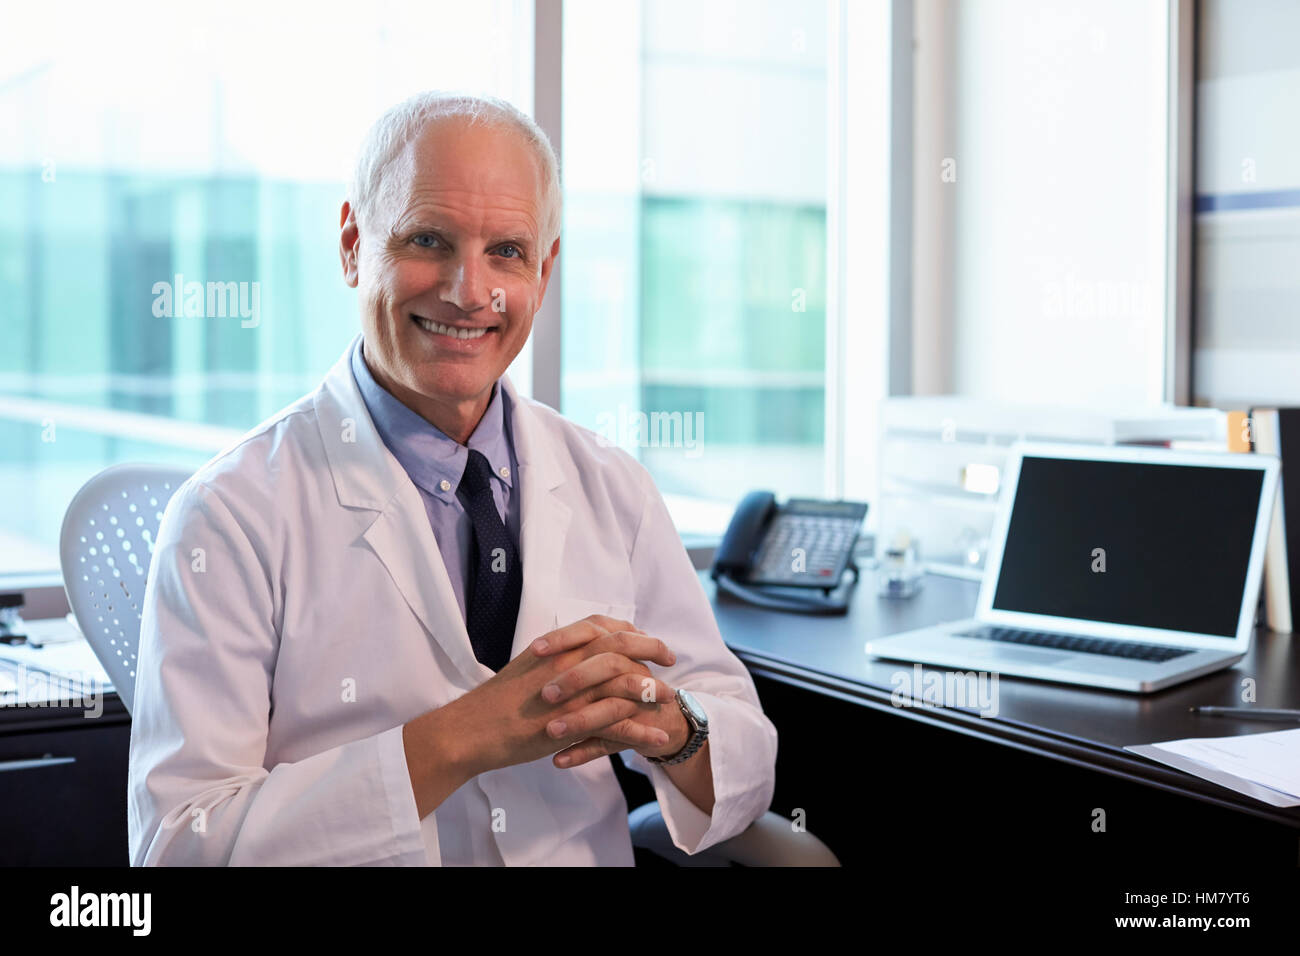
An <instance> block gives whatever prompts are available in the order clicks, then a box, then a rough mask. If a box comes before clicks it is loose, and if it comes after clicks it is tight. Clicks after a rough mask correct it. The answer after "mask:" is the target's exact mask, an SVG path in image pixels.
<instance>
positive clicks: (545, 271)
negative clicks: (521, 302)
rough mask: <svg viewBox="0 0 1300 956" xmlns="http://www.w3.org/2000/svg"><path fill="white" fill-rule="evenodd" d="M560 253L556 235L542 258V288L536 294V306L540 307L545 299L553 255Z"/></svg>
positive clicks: (553, 259) (553, 263)
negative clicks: (546, 253) (549, 248)
mask: <svg viewBox="0 0 1300 956" xmlns="http://www.w3.org/2000/svg"><path fill="white" fill-rule="evenodd" d="M559 254H560V240H559V237H558V236H557V237H556V239H555V242H553V243H552V244H551V251H550V253H549V254H548V255H547V256H546V258H545V259H543V260H542V288H541V290H540V291H539V292H538V294H537V308H539V309H540V308H541V307H542V302H543V301H544V300H545V299H546V287H547V286H548V285H549V284H550V282H551V267H552V266H554V265H555V257H556V256H558V255H559Z"/></svg>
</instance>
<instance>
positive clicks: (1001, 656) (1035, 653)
mask: <svg viewBox="0 0 1300 956" xmlns="http://www.w3.org/2000/svg"><path fill="white" fill-rule="evenodd" d="M967 651H968V653H969V652H972V651H973V652H974V653H975V654H978V655H979V656H980V657H989V658H992V659H993V660H998V661H1024V662H1025V663H1027V664H1055V663H1057V662H1059V661H1063V660H1067V659H1068V658H1071V657H1074V656H1075V655H1074V654H1062V653H1061V652H1059V651H1049V650H1041V651H1039V650H1034V649H1033V648H1029V647H1025V648H1019V647H1017V648H1014V649H1013V648H1010V647H980V648H978V649H977V648H969V649H967Z"/></svg>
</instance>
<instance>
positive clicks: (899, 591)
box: [876, 534, 923, 598]
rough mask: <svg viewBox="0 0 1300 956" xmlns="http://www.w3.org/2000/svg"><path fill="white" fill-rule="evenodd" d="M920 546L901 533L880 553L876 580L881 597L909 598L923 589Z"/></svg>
mask: <svg viewBox="0 0 1300 956" xmlns="http://www.w3.org/2000/svg"><path fill="white" fill-rule="evenodd" d="M922 573H923V569H922V567H921V559H920V547H919V546H918V545H917V544H916V542H914V541H912V540H911V538H910V537H909V536H907V535H905V534H904V535H899V536H897V537H896V538H895V539H894V541H893V542H892V543H891V544H890V545H889V546H888V547H887V548H885V550H884V552H883V553H882V554H881V555H880V567H879V568H878V569H877V570H876V581H877V582H878V591H879V594H880V596H881V597H887V598H909V597H911V596H912V595H913V594H915V593H916V592H917V591H919V590H920V589H921V574H922Z"/></svg>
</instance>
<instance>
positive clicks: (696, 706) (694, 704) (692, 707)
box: [677, 690, 709, 727]
mask: <svg viewBox="0 0 1300 956" xmlns="http://www.w3.org/2000/svg"><path fill="white" fill-rule="evenodd" d="M677 693H678V694H680V695H681V698H682V705H683V706H684V707H685V708H686V709H687V710H688V711H690V713H691V717H692V718H694V720H695V722H696V723H697V724H699V725H700V726H701V727H708V726H709V717H708V715H707V714H705V713H704V708H703V707H701V706H700V702H699V701H698V700H696V699H695V697H694V696H693V695H692V694H691V692H690V691H686V690H678V691H677Z"/></svg>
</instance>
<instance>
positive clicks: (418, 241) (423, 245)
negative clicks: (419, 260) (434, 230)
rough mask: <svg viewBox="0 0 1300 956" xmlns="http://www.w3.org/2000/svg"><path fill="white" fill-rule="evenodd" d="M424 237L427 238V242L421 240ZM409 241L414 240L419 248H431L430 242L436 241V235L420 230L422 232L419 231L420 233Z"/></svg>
mask: <svg viewBox="0 0 1300 956" xmlns="http://www.w3.org/2000/svg"><path fill="white" fill-rule="evenodd" d="M424 239H428V240H429V242H427V243H426V242H422V241H421V240H424ZM411 241H412V242H414V243H415V244H416V245H417V246H420V247H421V248H424V249H431V248H433V245H432V244H433V243H435V242H437V241H438V237H437V236H434V235H431V234H429V233H427V232H422V233H420V235H418V236H416V237H415V238H414V239H412V240H411Z"/></svg>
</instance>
